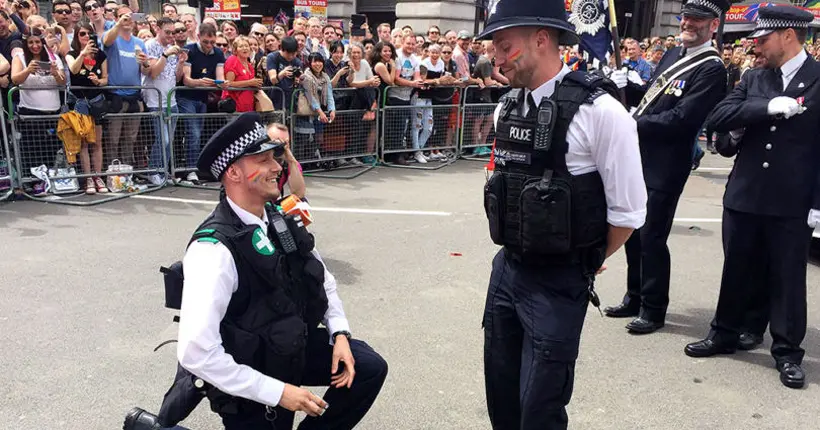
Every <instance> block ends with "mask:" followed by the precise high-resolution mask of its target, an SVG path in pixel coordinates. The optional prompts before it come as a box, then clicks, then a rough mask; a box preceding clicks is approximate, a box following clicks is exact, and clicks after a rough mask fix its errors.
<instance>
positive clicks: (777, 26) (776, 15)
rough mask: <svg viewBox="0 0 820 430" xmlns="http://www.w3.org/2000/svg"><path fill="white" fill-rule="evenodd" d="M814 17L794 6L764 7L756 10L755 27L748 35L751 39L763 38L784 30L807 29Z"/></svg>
mask: <svg viewBox="0 0 820 430" xmlns="http://www.w3.org/2000/svg"><path fill="white" fill-rule="evenodd" d="M812 21H814V15H813V14H812V13H811V12H809V11H807V10H802V9H798V8H796V7H794V6H786V5H782V6H766V7H761V8H760V9H758V10H757V26H756V27H755V31H754V32H753V33H752V34H750V35H749V37H751V38H756V37H763V36H766V35H768V34H770V33H772V32H774V31H777V30H782V29H784V28H809V24H811V23H812Z"/></svg>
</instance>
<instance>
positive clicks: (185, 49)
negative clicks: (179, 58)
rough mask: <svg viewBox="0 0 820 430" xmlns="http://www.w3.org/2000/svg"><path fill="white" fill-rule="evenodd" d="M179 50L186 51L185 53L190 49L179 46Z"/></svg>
mask: <svg viewBox="0 0 820 430" xmlns="http://www.w3.org/2000/svg"><path fill="white" fill-rule="evenodd" d="M179 50H180V51H182V52H184V53H186V54H187V53H188V52H190V51H191V50H190V49H188V48H179Z"/></svg>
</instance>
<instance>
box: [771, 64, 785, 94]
mask: <svg viewBox="0 0 820 430" xmlns="http://www.w3.org/2000/svg"><path fill="white" fill-rule="evenodd" d="M772 72H774V81H775V83H776V86H775V88H777V90H778V91H783V90H784V89H783V71H782V70H780V67H776V68H774V69H772Z"/></svg>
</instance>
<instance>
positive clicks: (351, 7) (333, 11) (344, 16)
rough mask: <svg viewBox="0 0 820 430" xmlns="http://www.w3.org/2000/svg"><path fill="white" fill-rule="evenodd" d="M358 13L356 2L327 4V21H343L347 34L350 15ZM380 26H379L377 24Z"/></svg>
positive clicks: (334, 0)
mask: <svg viewBox="0 0 820 430" xmlns="http://www.w3.org/2000/svg"><path fill="white" fill-rule="evenodd" d="M354 13H356V0H329V1H328V2H327V19H341V20H342V22H344V27H345V32H349V31H350V29H349V28H348V26H350V15H353V14H354ZM377 25H378V24H377Z"/></svg>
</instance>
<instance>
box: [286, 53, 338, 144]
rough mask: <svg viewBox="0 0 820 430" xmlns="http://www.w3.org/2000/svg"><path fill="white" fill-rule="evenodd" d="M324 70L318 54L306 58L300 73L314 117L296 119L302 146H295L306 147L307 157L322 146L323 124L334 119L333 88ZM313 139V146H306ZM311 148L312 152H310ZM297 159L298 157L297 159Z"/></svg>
mask: <svg viewBox="0 0 820 430" xmlns="http://www.w3.org/2000/svg"><path fill="white" fill-rule="evenodd" d="M324 69H325V59H324V57H322V54H319V53H318V52H316V53H313V54H310V55H309V56H308V61H307V67H306V68H305V71H304V72H303V73H302V89H303V90H304V94H305V98H306V99H307V102H308V105H309V106H310V109H311V110H312V111H313V112H314V116H315V117H316V118H314V116H309V117H304V116H300V117H297V118H296V130H295V131H296V135H297V139H299V140H300V143H302V145H299V144H297V145H296V148H299V147H307V148H309V149H308V152H307V153H306V154H304V153H303V155H306V156H307V157H311V156H313V155H314V153H315V152H318V148H321V147H322V144H323V133H324V129H325V124H327V123H328V122H332V121H333V120H335V119H336V104H335V102H334V99H333V88H332V87H331V84H330V77H329V76H327V73H325V71H324ZM311 136H312V137H313V139H312V140H313V141H314V142H315V145H314V146H312V147H309V146H308V144H307V143H308V142H309V141H310V140H311V139H310V138H311ZM311 148H312V150H311ZM297 158H299V157H297Z"/></svg>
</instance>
